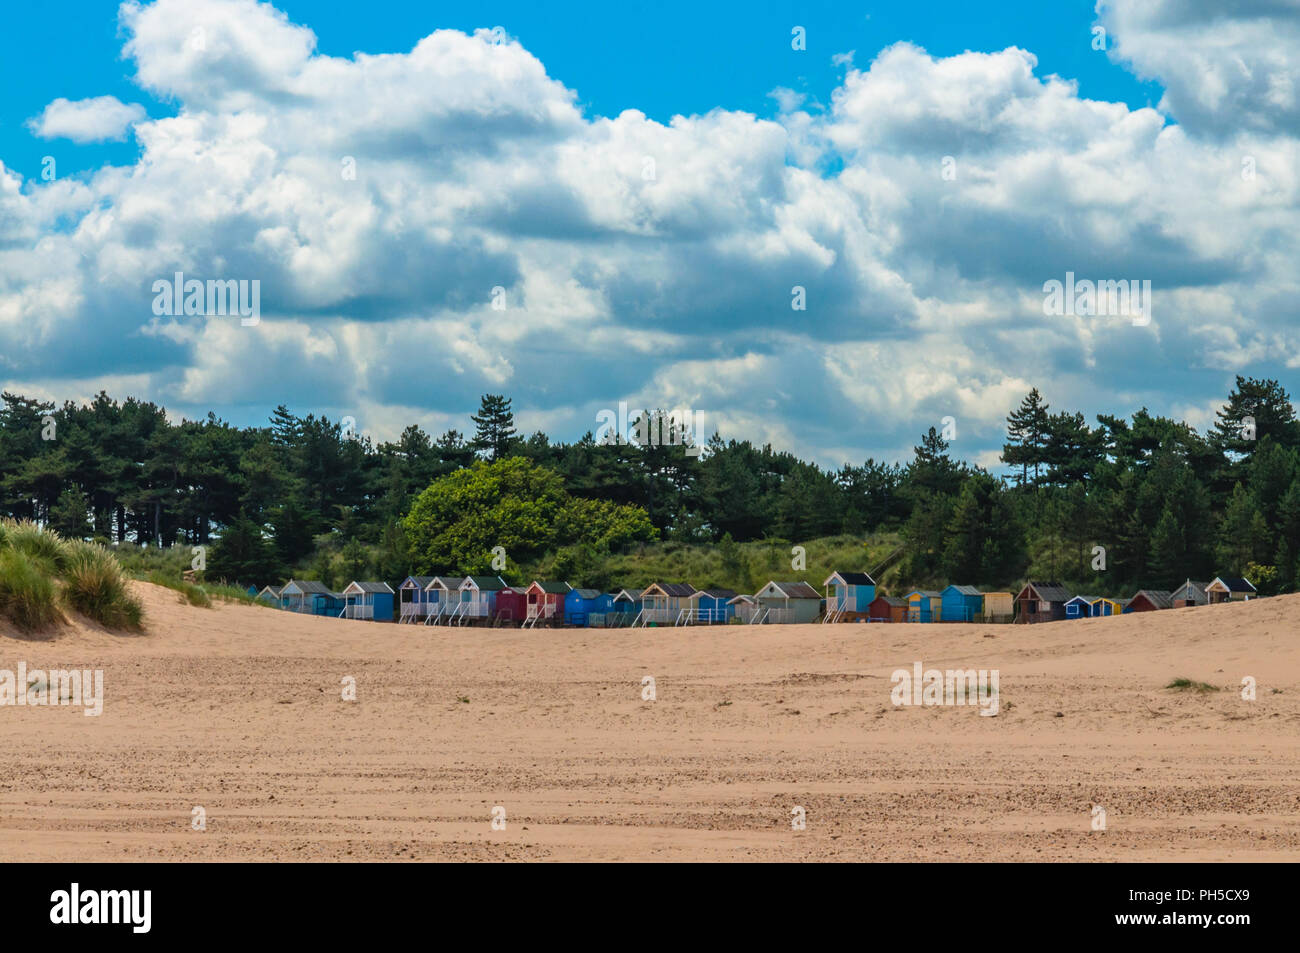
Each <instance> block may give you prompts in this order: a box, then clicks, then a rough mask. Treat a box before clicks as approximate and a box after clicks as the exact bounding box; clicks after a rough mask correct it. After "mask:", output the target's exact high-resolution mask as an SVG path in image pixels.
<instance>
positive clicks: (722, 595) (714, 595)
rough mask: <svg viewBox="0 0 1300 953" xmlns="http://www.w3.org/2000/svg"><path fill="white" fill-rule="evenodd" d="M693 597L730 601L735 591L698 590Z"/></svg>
mask: <svg viewBox="0 0 1300 953" xmlns="http://www.w3.org/2000/svg"><path fill="white" fill-rule="evenodd" d="M694 595H696V596H708V597H709V598H710V599H731V598H733V597H734V596H735V595H736V590H735V589H700V590H697V591H696V592H695V593H694Z"/></svg>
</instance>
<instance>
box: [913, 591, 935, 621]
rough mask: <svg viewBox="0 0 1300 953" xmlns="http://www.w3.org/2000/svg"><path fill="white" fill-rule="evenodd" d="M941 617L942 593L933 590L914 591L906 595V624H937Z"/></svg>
mask: <svg viewBox="0 0 1300 953" xmlns="http://www.w3.org/2000/svg"><path fill="white" fill-rule="evenodd" d="M942 617H943V594H942V593H940V592H936V591H935V590H933V589H914V590H912V591H911V592H909V593H908V594H907V621H908V622H938V621H939V619H940V618H942Z"/></svg>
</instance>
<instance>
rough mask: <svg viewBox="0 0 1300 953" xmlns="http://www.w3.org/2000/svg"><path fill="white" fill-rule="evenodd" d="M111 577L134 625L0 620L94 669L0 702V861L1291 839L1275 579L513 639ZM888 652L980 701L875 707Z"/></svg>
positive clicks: (1284, 613) (1291, 714) (1056, 852)
mask: <svg viewBox="0 0 1300 953" xmlns="http://www.w3.org/2000/svg"><path fill="white" fill-rule="evenodd" d="M133 586H134V587H135V589H136V591H137V592H138V594H139V595H140V596H141V598H142V599H143V601H144V603H145V606H146V610H147V614H148V615H147V620H148V621H147V629H146V631H145V633H144V634H141V635H134V636H125V635H115V634H111V633H108V632H105V631H102V630H99V629H96V628H95V627H93V626H90V625H87V624H84V623H81V622H76V621H74V622H72V623H70V624H69V625H67V626H65V627H63V628H61V629H59V630H58V631H57V632H55V633H53V634H51V635H50V636H49V637H47V638H43V639H39V640H36V639H30V638H22V637H20V636H19V635H18V634H17V633H15V632H14V631H13V630H11V629H4V628H0V669H9V670H16V668H17V666H18V664H19V662H25V663H26V664H27V667H28V669H35V668H72V667H76V668H91V669H95V668H100V669H103V671H104V692H105V698H104V708H103V714H102V715H101V716H99V717H86V716H85V715H84V713H83V710H82V709H80V708H76V707H71V706H68V707H54V708H48V707H37V708H32V707H0V752H2V753H0V856H3V857H4V858H5V859H7V860H62V861H144V860H164V861H181V860H185V861H193V860H236V861H239V860H256V861H271V860H313V861H325V860H356V861H394V860H414V861H420V860H552V861H566V860H568V861H582V860H593V861H594V860H619V861H637V860H668V861H687V860H706V861H743V860H768V861H773V860H796V861H809V860H879V861H951V860H984V861H988V860H995V861H1003V860H1098V861H1148V860H1181V861H1215V860H1246V861H1250V860H1268V861H1279V860H1294V859H1296V858H1297V857H1300V635H1298V633H1297V621H1298V620H1300V595H1293V596H1282V597H1278V598H1273V599H1266V600H1259V601H1255V602H1250V603H1245V604H1234V605H1226V606H1213V607H1202V608H1195V609H1177V610H1170V611H1164V612H1154V613H1143V614H1137V615H1128V616H1123V617H1118V618H1105V619H1089V620H1082V621H1070V622H1059V623H1052V624H1045V625H1036V626H1010V625H1005V626H979V625H942V624H937V625H870V626H867V625H831V626H822V625H804V626H764V627H745V626H730V627H713V628H703V627H700V628H691V629H674V628H658V629H647V630H636V631H629V630H600V629H593V630H579V629H562V630H553V631H519V630H512V629H471V628H460V629H447V628H427V627H407V626H398V625H382V624H376V623H368V622H359V621H341V620H333V619H320V618H309V617H301V616H295V615H292V614H289V613H284V612H279V611H276V610H271V609H263V608H257V607H249V606H241V605H220V606H218V607H216V608H213V609H199V608H193V607H189V606H186V605H182V604H180V603H179V602H178V599H177V596H176V594H175V593H173V592H171V591H169V590H165V589H161V588H157V587H153V586H150V585H147V584H143V583H134V584H133ZM918 661H919V662H922V663H923V664H924V666H925V667H926V668H931V667H935V668H940V669H947V668H962V669H968V668H973V669H997V670H998V671H999V673H1000V691H999V710H998V713H997V715H996V717H985V716H981V715H980V714H979V709H978V708H977V707H974V706H953V707H897V706H895V705H893V704H892V703H891V700H890V689H891V683H890V674H891V672H893V671H894V670H896V669H899V668H906V669H909V670H910V669H911V668H912V666H913V664H914V663H915V662H918ZM647 675H648V676H652V677H653V678H654V680H655V684H654V687H655V692H656V699H655V700H654V701H645V700H643V699H642V691H643V689H642V679H643V677H644V676H647ZM1180 676H1183V677H1187V678H1190V679H1193V680H1195V681H1198V682H1206V683H1209V684H1211V685H1213V686H1217V687H1218V688H1220V689H1221V690H1219V691H1195V690H1185V691H1180V690H1175V689H1168V688H1166V687H1165V686H1166V685H1168V684H1169V683H1170V681H1171V680H1173V679H1174V678H1176V677H1180ZM1244 676H1251V677H1253V678H1255V679H1256V680H1257V689H1256V692H1257V695H1256V698H1255V700H1253V701H1248V700H1244V699H1243V698H1242V697H1241V680H1242V678H1243V677H1244ZM348 677H351V678H354V679H355V683H356V701H346V700H344V699H343V698H342V693H343V681H344V680H345V679H346V678H348ZM1093 805H1100V806H1102V808H1104V810H1105V812H1106V829H1105V830H1104V831H1094V830H1092V829H1091V827H1092V817H1091V813H1092V809H1093ZM196 806H198V807H201V808H202V809H203V811H204V812H205V816H206V830H202V831H196V830H193V829H192V826H191V819H192V816H193V809H194V808H195V807H196ZM497 806H500V807H502V808H504V814H505V829H504V830H493V829H492V824H491V822H492V816H493V808H494V807H497ZM796 806H798V807H802V808H803V809H804V811H805V814H806V829H805V830H793V829H792V824H791V819H792V815H791V811H792V809H793V808H794V807H796Z"/></svg>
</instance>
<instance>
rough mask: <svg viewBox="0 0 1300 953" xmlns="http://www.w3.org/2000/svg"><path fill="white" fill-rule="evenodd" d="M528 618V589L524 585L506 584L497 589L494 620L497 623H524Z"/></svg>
mask: <svg viewBox="0 0 1300 953" xmlns="http://www.w3.org/2000/svg"><path fill="white" fill-rule="evenodd" d="M527 619H528V591H527V589H526V587H524V586H506V587H505V588H504V589H498V590H497V599H496V608H495V610H494V612H493V614H492V621H493V622H495V623H496V624H497V625H523V623H524V622H525V621H526V620H527Z"/></svg>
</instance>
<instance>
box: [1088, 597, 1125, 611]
mask: <svg viewBox="0 0 1300 953" xmlns="http://www.w3.org/2000/svg"><path fill="white" fill-rule="evenodd" d="M1123 611H1124V603H1122V602H1120V601H1119V600H1118V599H1107V598H1106V597H1105V596H1101V597H1100V598H1097V599H1094V600H1092V615H1094V616H1107V615H1120V614H1121V613H1123Z"/></svg>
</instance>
